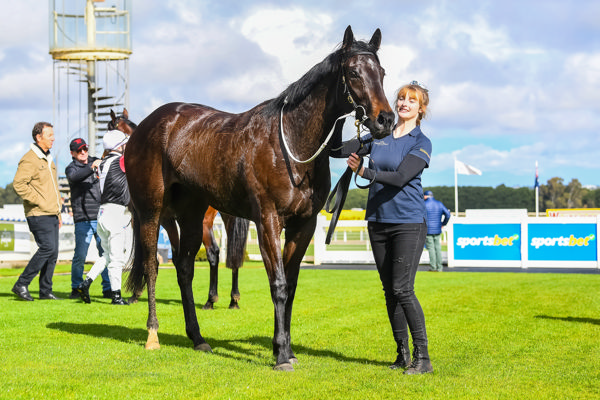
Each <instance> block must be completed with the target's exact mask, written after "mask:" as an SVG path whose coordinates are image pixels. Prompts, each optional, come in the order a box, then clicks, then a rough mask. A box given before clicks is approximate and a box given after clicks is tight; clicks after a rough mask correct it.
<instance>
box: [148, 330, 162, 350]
mask: <svg viewBox="0 0 600 400" xmlns="http://www.w3.org/2000/svg"><path fill="white" fill-rule="evenodd" d="M158 349H160V343H159V342H158V332H157V331H156V330H155V329H148V340H146V350H158Z"/></svg>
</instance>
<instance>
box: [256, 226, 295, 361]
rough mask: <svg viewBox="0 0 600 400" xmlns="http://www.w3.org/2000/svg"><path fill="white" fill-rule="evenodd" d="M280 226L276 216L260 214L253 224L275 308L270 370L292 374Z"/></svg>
mask: <svg viewBox="0 0 600 400" xmlns="http://www.w3.org/2000/svg"><path fill="white" fill-rule="evenodd" d="M281 230H282V228H281V224H280V223H279V219H278V218H277V215H276V214H274V215H265V214H263V219H262V221H261V222H260V223H259V224H257V231H258V238H259V246H260V252H261V255H262V258H263V262H264V264H265V269H266V270H267V276H268V277H269V285H270V289H271V300H272V301H273V306H274V309H275V330H274V334H273V355H274V356H275V357H276V359H277V361H276V363H275V367H273V369H275V370H277V371H293V370H294V367H293V366H292V363H291V362H290V358H295V356H294V355H293V353H292V348H291V345H290V334H289V332H286V323H285V309H286V303H287V296H288V295H287V282H286V278H285V273H284V269H283V262H282V258H281V240H280V238H279V236H280V234H281Z"/></svg>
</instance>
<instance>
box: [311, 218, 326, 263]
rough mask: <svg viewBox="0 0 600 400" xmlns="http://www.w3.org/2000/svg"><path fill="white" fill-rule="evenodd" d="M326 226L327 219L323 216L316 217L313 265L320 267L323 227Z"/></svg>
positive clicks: (323, 241)
mask: <svg viewBox="0 0 600 400" xmlns="http://www.w3.org/2000/svg"><path fill="white" fill-rule="evenodd" d="M326 226H327V218H326V217H325V216H324V215H323V214H319V215H317V227H316V229H315V235H314V241H313V247H314V252H315V257H314V261H313V262H314V263H315V265H321V260H322V259H323V255H324V253H325V251H326V250H325V227H326Z"/></svg>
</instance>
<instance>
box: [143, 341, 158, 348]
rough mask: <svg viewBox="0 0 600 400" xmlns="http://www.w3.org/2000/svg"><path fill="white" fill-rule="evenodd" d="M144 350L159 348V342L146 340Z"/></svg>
mask: <svg viewBox="0 0 600 400" xmlns="http://www.w3.org/2000/svg"><path fill="white" fill-rule="evenodd" d="M145 347H146V350H159V349H160V344H159V343H158V342H148V343H146V346H145Z"/></svg>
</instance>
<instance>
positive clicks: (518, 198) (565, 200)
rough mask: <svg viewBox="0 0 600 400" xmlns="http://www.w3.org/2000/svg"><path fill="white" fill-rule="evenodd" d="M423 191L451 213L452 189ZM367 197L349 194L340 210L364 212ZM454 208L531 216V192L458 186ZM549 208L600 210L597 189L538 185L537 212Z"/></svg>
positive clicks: (577, 184) (557, 182)
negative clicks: (511, 210) (520, 212)
mask: <svg viewBox="0 0 600 400" xmlns="http://www.w3.org/2000/svg"><path fill="white" fill-rule="evenodd" d="M423 190H424V191H425V190H431V191H432V192H433V195H434V197H435V198H436V199H438V200H439V201H441V202H442V203H444V205H445V206H446V207H448V209H450V210H451V211H455V204H454V186H429V187H424V188H423ZM367 196H368V190H362V189H352V190H350V191H349V192H348V197H347V198H346V203H345V204H344V209H347V210H349V209H352V208H362V209H364V208H366V206H367ZM458 206H459V211H460V212H463V211H465V210H466V209H481V208H492V209H493V208H521V209H522V208H526V209H527V211H528V212H535V189H534V188H528V187H520V188H512V187H507V186H505V185H500V186H496V187H495V188H494V187H491V186H459V187H458ZM552 208H600V189H586V188H584V187H583V186H582V185H581V183H580V182H579V181H578V180H577V179H573V180H571V182H569V183H568V184H567V185H565V183H564V180H563V178H559V177H554V178H551V179H549V180H548V182H547V183H546V184H545V185H540V190H539V210H540V212H546V210H547V209H552Z"/></svg>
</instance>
